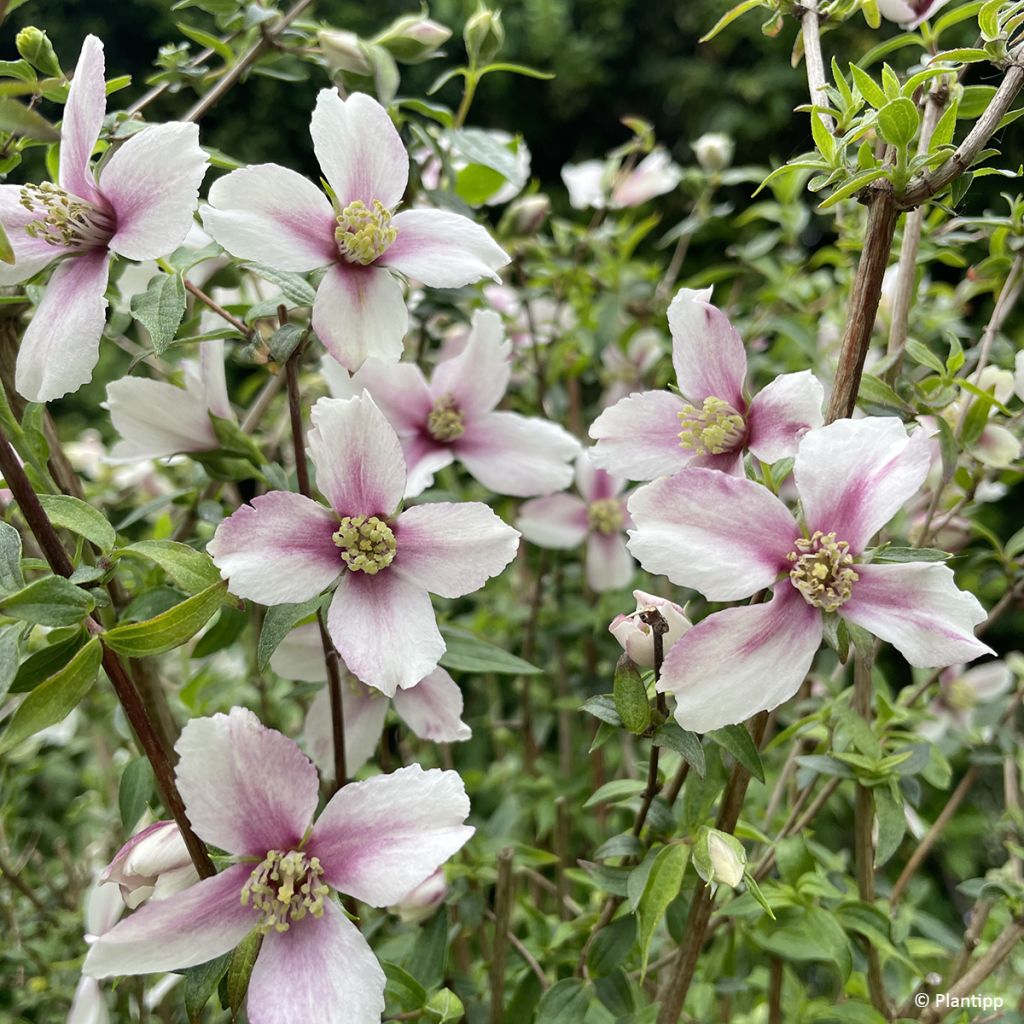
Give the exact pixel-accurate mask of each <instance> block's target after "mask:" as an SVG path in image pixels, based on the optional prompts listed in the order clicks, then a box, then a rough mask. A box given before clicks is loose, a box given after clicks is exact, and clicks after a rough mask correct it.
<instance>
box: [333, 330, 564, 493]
mask: <svg viewBox="0 0 1024 1024" xmlns="http://www.w3.org/2000/svg"><path fill="white" fill-rule="evenodd" d="M511 372H512V368H511V344H510V342H509V341H507V340H506V339H505V337H504V331H503V329H502V326H501V318H500V317H499V316H498V314H497V313H492V312H490V311H485V312H477V313H475V314H474V315H473V327H472V330H471V331H470V335H469V339H468V341H467V342H466V346H465V348H463V349H462V351H461V352H459V354H458V355H456V356H452V357H450V358H447V359H442V360H440V361H439V362H438V364H437V365H436V366H435V368H434V372H433V374H432V376H431V378H430V381H429V383H428V381H427V379H426V378H425V377H424V376H423V371H422V370H421V369H420V368H419V367H418V366H417V365H416V364H415V363H399V364H398V365H397V366H394V365H392V366H387V365H385V364H383V363H381V362H379V361H377V360H375V359H374V360H368V361H367V362H366V363H364V364H363V367H362V369H361V370H359V371H358V372H357V373H356V374H354V375H353V376H352V377H351V378H349V377H348V375H347V374H346V373H345V371H344V370H343V369H342V368H341V367H334V368H333V370H332V369H330V368H328V367H327V366H326V364H325V375H326V376H327V378H328V383H329V384H330V385H331V387H332V391H333V392H334V393H335V394H339V395H340V394H349V395H351V394H358V393H359V392H360V391H363V390H365V391H367V392H369V394H370V395H371V396H372V397H373V400H374V401H375V402H376V403H377V405H378V406H379V407H380V409H381V411H382V412H383V413H384V415H385V416H387V418H388V419H389V420H390V422H391V425H392V426H393V427H394V428H395V430H396V431H397V432H398V436H399V438H400V440H401V442H402V449H403V451H404V452H405V461H406V464H407V465H408V467H409V479H408V481H407V483H406V496H407V497H414V496H415V495H417V494H419V493H420V492H422V491H423V490H424V489H425V488H427V487H429V486H430V484H431V483H433V480H434V474H435V473H436V472H437V471H438V470H440V469H443V468H444V467H445V466H449V465H451V463H452V462H454V461H455V460H458V461H459V462H461V463H462V464H463V466H465V467H466V469H467V470H468V471H469V473H470V474H471V475H472V476H473V477H475V478H476V479H477V480H479V481H480V483H482V484H483V485H484V486H485V487H488V488H490V490H492V491H494V492H495V493H496V494H511V495H513V496H514V497H517V498H526V497H531V496H533V495H535V494H550V493H551V492H552V491H560V490H562V488H563V487H567V486H568V484H569V483H570V481H571V480H572V473H573V469H572V460H573V459H574V458H575V457H576V455H577V454H578V453H579V450H580V444H579V442H578V441H577V440H576V439H575V438H574V437H573V436H572V435H571V434H569V433H568V432H567V431H565V430H563V429H562V428H561V427H560V426H558V425H557V424H555V423H550V422H548V421H547V420H542V419H538V418H536V417H527V416H520V415H519V414H518V413H514V412H504V411H499V410H498V409H497V406H498V403H499V402H500V401H501V400H502V398H504V397H505V392H506V391H507V390H508V383H509V377H510V375H511Z"/></svg>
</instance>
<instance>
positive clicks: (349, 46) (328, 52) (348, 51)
mask: <svg viewBox="0 0 1024 1024" xmlns="http://www.w3.org/2000/svg"><path fill="white" fill-rule="evenodd" d="M318 38H319V40H320V52H321V53H322V54H323V55H324V60H326V61H327V65H328V67H329V68H330V69H331V71H332V72H333V71H350V72H351V73H352V74H353V75H370V74H372V73H373V66H372V65H371V64H370V61H369V59H368V58H367V56H366V51H365V49H364V48H363V41H362V40H361V39H360V38H359V36H357V35H356V34H355V32H347V31H345V30H344V29H326V28H325V29H321V31H320V34H319V37H318Z"/></svg>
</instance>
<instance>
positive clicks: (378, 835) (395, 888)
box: [308, 764, 474, 907]
mask: <svg viewBox="0 0 1024 1024" xmlns="http://www.w3.org/2000/svg"><path fill="white" fill-rule="evenodd" d="M468 815H469V798H468V797H467V796H466V788H465V786H464V785H463V783H462V779H461V778H459V776H458V774H457V773H455V772H450V771H448V772H444V771H440V770H439V769H437V768H433V769H431V770H430V771H424V770H423V769H422V768H421V767H420V766H419V765H418V764H413V765H409V766H408V767H406V768H399V769H398V771H396V772H392V773H391V774H390V775H376V776H374V777H373V778H372V779H367V780H366V781H365V782H351V783H349V784H348V785H347V786H345V787H344V788H342V789H339V790H338V792H337V793H335V794H334V796H333V797H332V798H331V802H330V803H329V804H328V805H327V806H326V807H325V808H324V812H323V814H321V815H320V817H319V818H318V819H317V823H316V826H315V827H314V829H313V835H312V837H311V838H310V840H309V847H308V849H309V854H310V856H314V857H319V858H320V863H321V864H322V865H323V867H324V881H326V882H327V883H328V884H329V885H331V886H333V887H334V888H335V889H338V890H339V891H341V892H343V893H346V894H348V895H349V896H354V897H355V898H356V899H357V900H360V901H361V902H363V903H368V904H369V905H370V906H371V907H386V906H388V905H389V904H391V903H397V902H398V901H399V900H400V899H401V898H402V897H403V896H405V894H406V893H408V892H411V891H412V890H413V889H415V888H416V886H418V885H420V884H421V883H422V882H424V881H426V880H427V879H428V878H429V877H430V876H431V875H432V874H433V873H434V871H435V870H436V869H437V868H439V867H440V866H441V865H442V864H443V863H444V862H445V861H446V860H448V858H449V857H451V856H452V855H453V854H454V853H456V852H457V851H458V850H460V849H461V848H462V847H463V846H464V845H465V844H466V842H467V841H468V840H469V837H470V836H472V834H473V831H474V830H473V829H472V828H470V827H469V826H468V825H464V824H463V822H464V821H465V820H466V818H467V816H468Z"/></svg>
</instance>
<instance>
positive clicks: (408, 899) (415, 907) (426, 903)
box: [389, 868, 448, 924]
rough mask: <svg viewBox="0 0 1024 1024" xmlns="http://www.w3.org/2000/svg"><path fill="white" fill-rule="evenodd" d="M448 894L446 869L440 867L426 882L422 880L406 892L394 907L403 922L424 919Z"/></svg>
mask: <svg viewBox="0 0 1024 1024" xmlns="http://www.w3.org/2000/svg"><path fill="white" fill-rule="evenodd" d="M447 895H448V883H447V881H445V877H444V871H443V870H442V869H441V868H438V869H437V870H436V871H435V872H434V873H433V874H432V875H431V876H430V877H429V878H428V879H427V880H426V881H425V882H420V884H419V885H417V886H416V888H415V889H413V890H412V892H409V893H406V895H405V896H404V897H402V899H400V900H399V901H398V902H397V903H396V904H395V905H394V906H393V907H391V908H389V909H390V910H391V911H392V913H394V914H397V915H398V917H399V919H400V920H401V921H402V922H403V924H415V923H416V922H417V921H423V920H425V919H426V918H428V917H430V915H431V914H432V913H433V912H434V911H435V910H436V909H437V908H438V907H439V906H440V905H441V904H442V903H443V902H444V898H445V896H447Z"/></svg>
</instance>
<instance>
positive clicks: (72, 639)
mask: <svg viewBox="0 0 1024 1024" xmlns="http://www.w3.org/2000/svg"><path fill="white" fill-rule="evenodd" d="M18 628H19V629H20V628H21V627H18ZM58 637H60V638H59V639H58ZM47 639H48V640H49V641H50V642H49V643H48V644H47V645H46V646H45V647H43V648H41V649H40V650H38V651H36V652H35V653H34V654H30V655H29V656H28V657H27V658H26V659H25V660H24V661H23V662H22V663H21V665H20V666H19V668H18V674H17V675H16V676H15V677H14V682H13V683H12V684H11V691H12V692H13V693H27V692H28V691H29V690H31V689H33V688H34V687H36V686H38V685H39V684H40V683H41V682H42V681H43V680H44V679H49V678H50V676H52V675H53V674H54V673H55V672H56V671H57V670H58V669H60V668H63V667H64V666H65V665H66V664H67V663H68V662H69V661H70V660H71V659H72V658H73V657H74V655H75V652H76V651H77V650H78V649H79V648H80V647H81V646H82V645H83V644H84V643H85V640H86V634H85V630H84V629H81V628H79V629H75V630H72V631H71V635H70V636H63V635H61V633H56V632H55V633H51V634H50V635H49V636H48V637H47Z"/></svg>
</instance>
